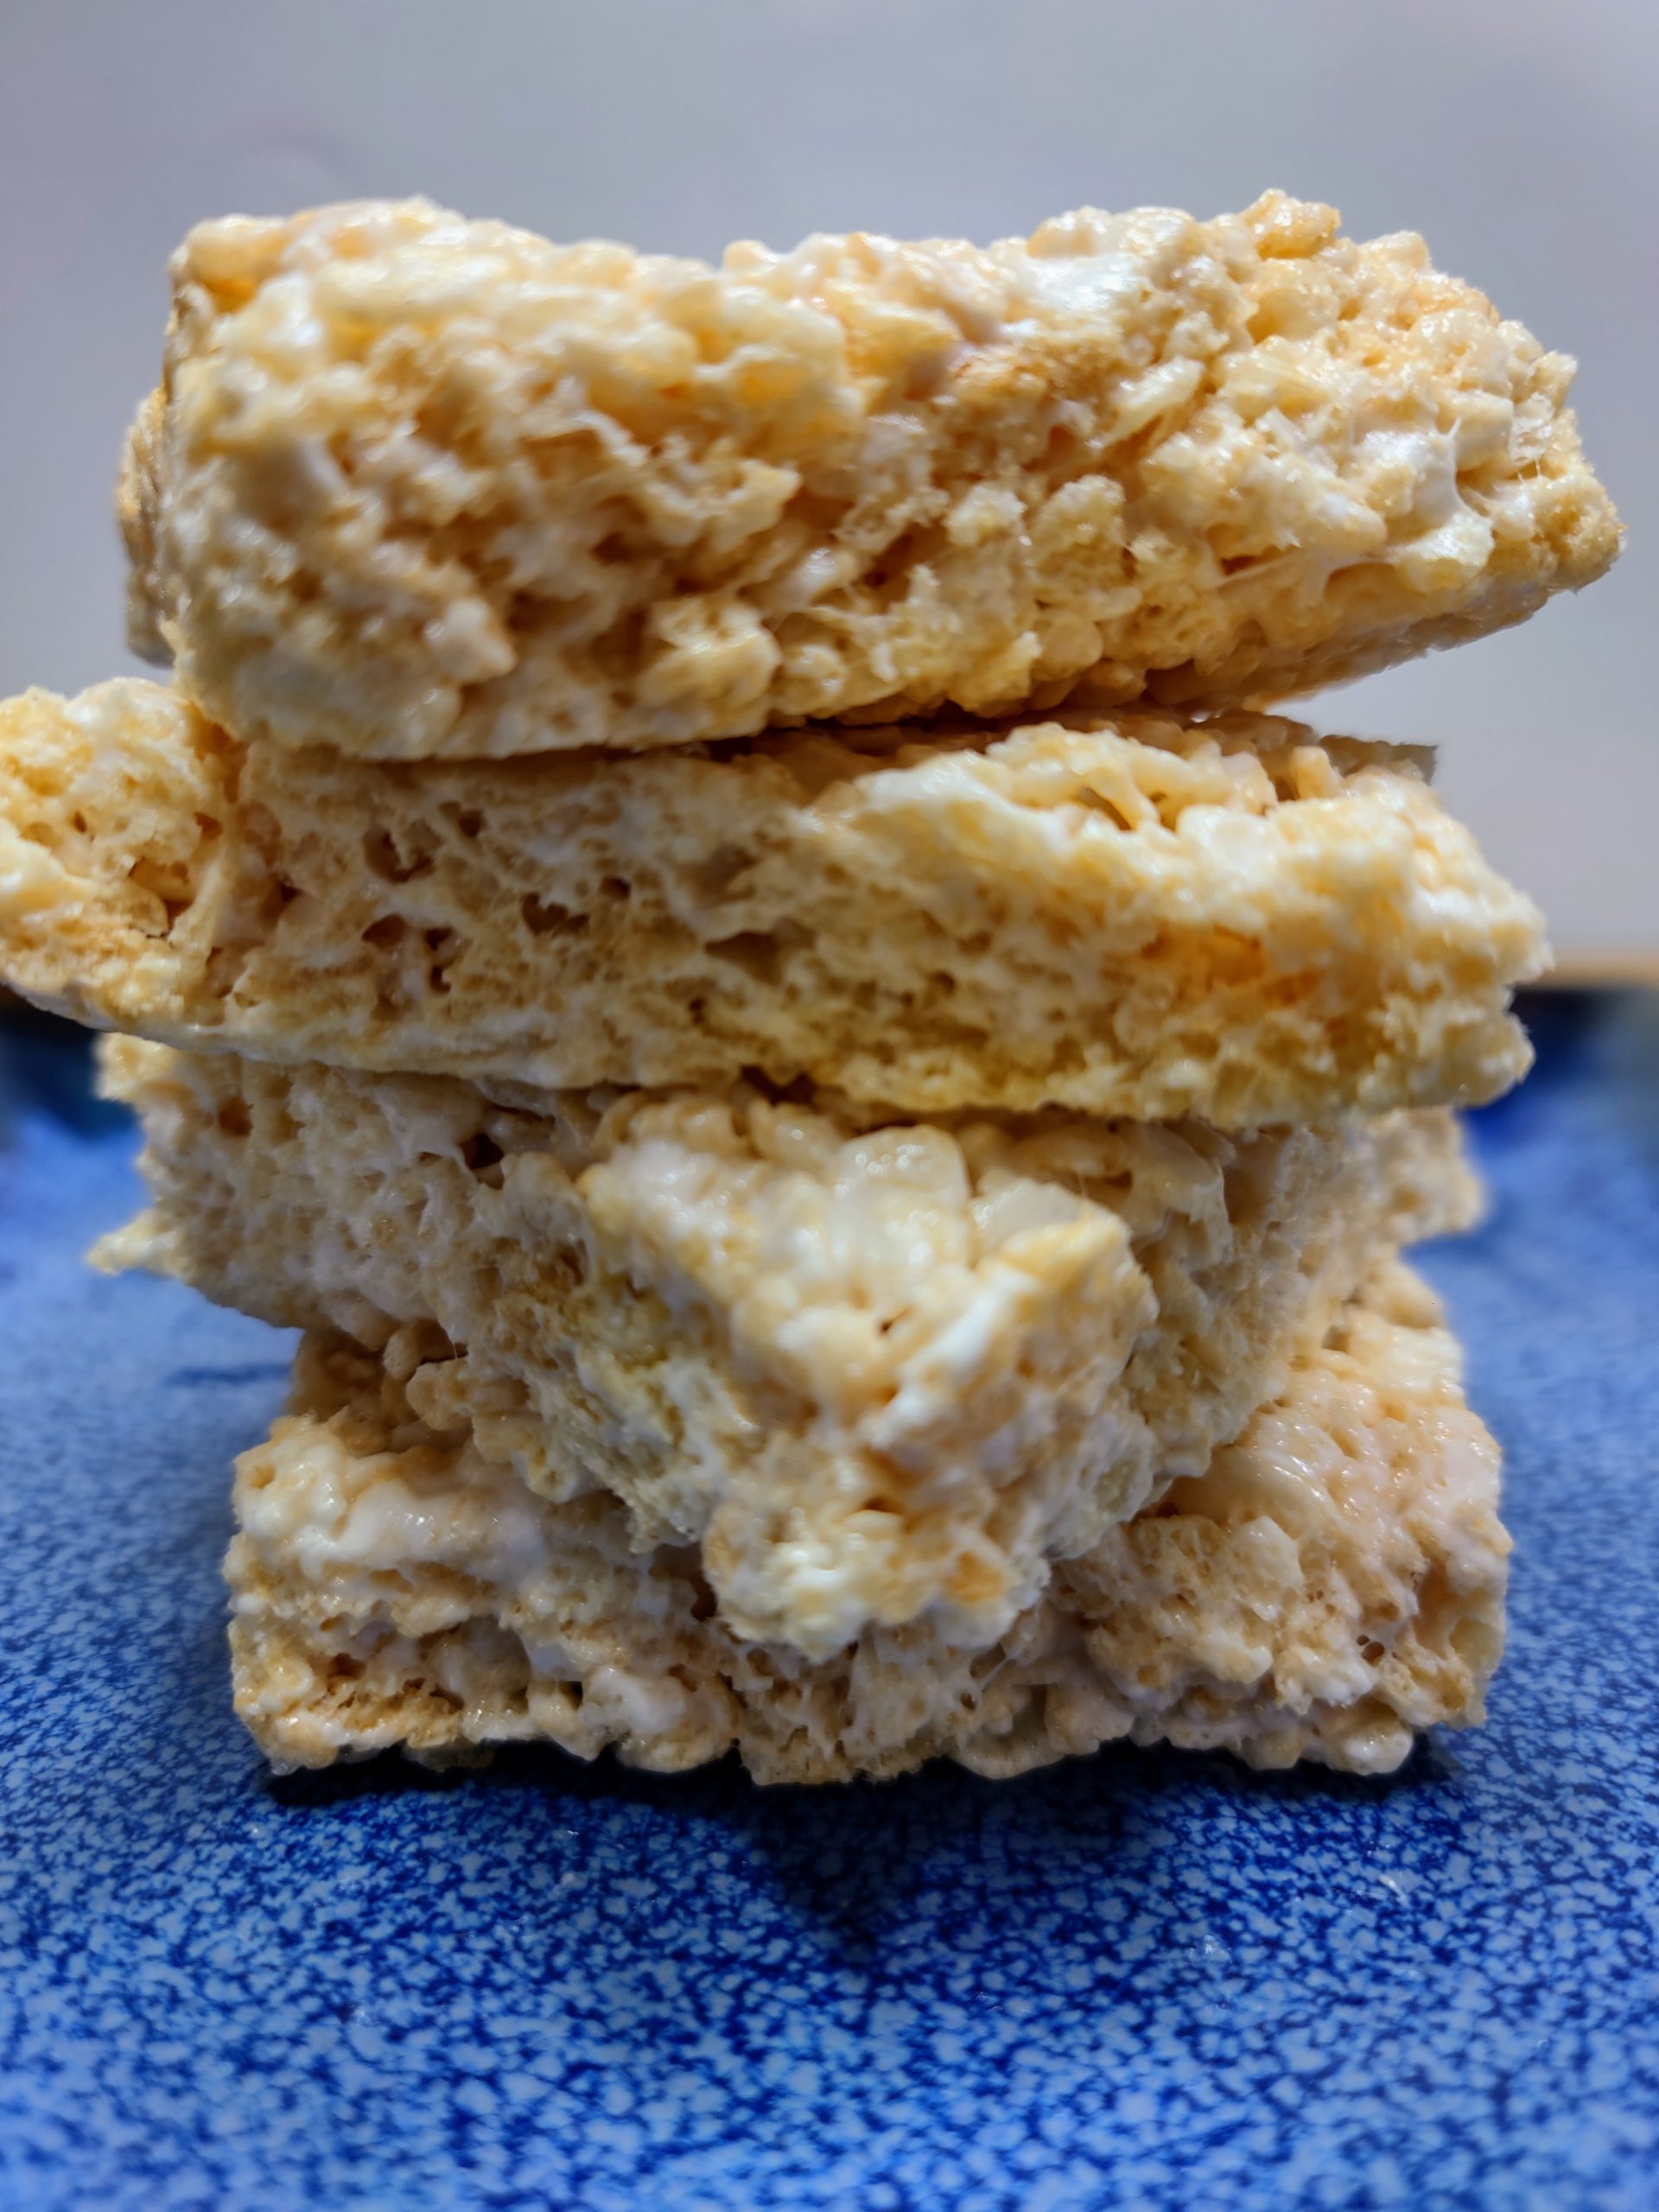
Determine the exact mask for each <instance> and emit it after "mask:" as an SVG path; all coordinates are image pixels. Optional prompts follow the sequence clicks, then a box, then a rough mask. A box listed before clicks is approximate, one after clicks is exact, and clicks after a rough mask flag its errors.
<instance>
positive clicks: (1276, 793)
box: [0, 682, 1546, 1126]
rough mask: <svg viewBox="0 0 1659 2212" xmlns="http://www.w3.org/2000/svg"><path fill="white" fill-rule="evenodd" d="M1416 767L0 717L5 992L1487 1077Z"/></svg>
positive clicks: (1512, 898)
mask: <svg viewBox="0 0 1659 2212" xmlns="http://www.w3.org/2000/svg"><path fill="white" fill-rule="evenodd" d="M1425 772H1426V760H1425V757H1424V756H1423V755H1422V754H1421V753H1414V752H1409V751H1407V750H1405V749H1402V748H1390V747H1383V746H1367V745H1360V744H1356V743H1352V742H1351V741H1347V740H1344V739H1331V740H1327V741H1324V742H1323V743H1321V742H1319V741H1316V740H1315V739H1314V738H1313V735H1312V734H1311V733H1310V732H1308V731H1307V730H1306V729H1304V728H1300V726H1299V725H1297V724H1295V723H1294V722H1285V721H1276V720H1268V719H1265V718H1262V717H1257V716H1250V715H1231V716H1228V717H1224V718H1223V719H1222V720H1220V721H1215V722H1211V723H1208V724H1205V725H1203V726H1200V727H1197V728H1193V727H1188V726H1184V725H1183V724H1181V723H1179V722H1178V721H1173V720H1172V719H1170V718H1169V717H1167V716H1161V715H1152V714H1145V713H1141V714H1136V713H1119V714H1117V715H1113V716H1110V717H1108V716H1104V715H1099V714H1096V715H1083V716H1077V715H1071V716H1068V717H1066V718H1065V719H1062V720H1059V721H1046V722H1045V721H1039V722H1033V723H1030V724H1027V725H1023V726H1015V727H1014V728H1006V729H1002V730H997V731H991V730H986V729H983V728H981V729H980V730H978V731H977V732H975V733H968V732H964V731H963V729H961V728H957V730H956V731H955V732H953V733H952V734H949V735H947V734H944V733H943V732H941V731H938V730H934V731H930V732H926V733H923V734H922V737H921V740H920V741H917V738H916V734H915V733H913V732H910V731H906V730H902V729H893V730H880V731H877V730H870V731H868V732H864V733H862V734H860V733H855V732H849V731H846V730H842V731H837V732H836V733H834V734H831V733H830V732H829V731H827V730H823V731H815V732H813V733H810V734H806V733H802V734H792V735H790V734H785V735H779V736H774V737H772V739H769V740H766V741H760V742H756V743H754V744H750V743H747V742H746V741H738V742H737V743H735V744H734V745H728V746H724V747H714V748H710V747H696V748H691V749H682V750H679V751H673V752H660V753H652V754H648V755H643V756H634V757H626V756H621V755H618V754H614V753H612V754H605V753H581V754H569V755H563V756H556V757H550V758H549V757H544V758H543V759H540V760H522V761H503V762H497V763H484V762H465V763H461V762H448V761H426V762H420V763H416V764H413V765H410V766H395V765H389V764H385V763H373V762H364V761H355V760H342V759H340V757H339V756H337V755H330V754H327V753H321V752H320V751H317V750H315V749H313V750H311V751H308V752H303V753H286V754H283V753H273V752H272V751H271V750H270V748H261V747H244V746H242V745H240V744H238V742H236V741H234V740H232V739H231V738H229V737H227V736H226V734H224V733H223V732H222V731H220V730H219V729H217V728H214V727H213V725H212V724H211V723H208V722H207V721H204V720H203V719H202V718H201V717H200V715H198V714H197V713H196V712H195V711H194V709H192V708H191V707H189V706H188V704H187V703H186V702H184V701H183V700H182V699H181V697H180V696H178V695H177V694H176V693H175V692H173V691H170V690H164V689H162V688H161V687H159V686H157V685H155V684H149V683H129V682H122V683H107V684H101V685H99V687H98V688H97V689H96V690H92V691H88V692H86V693H83V694H82V695H81V696H80V697H79V699H77V700H74V701H72V702H66V701H64V700H61V699H58V698H54V696H51V695H50V694H48V693H45V692H30V693H29V694H27V695H26V696H24V697H22V698H21V699H15V700H12V701H10V702H7V703H6V704H5V705H3V706H0V975H3V976H5V977H6V979H7V980H9V981H10V982H14V983H15V984H16V985H17V986H18V987H19V988H22V989H23V990H25V991H27V992H28V993H29V995H31V996H33V997H35V998H36V999H38V1000H40V1001H42V1002H44V1003H47V1004H48V1005H52V1006H55V1007H60V1008H61V1009H62V1010H64V1011H67V1012H68V1013H71V1014H74V1015H77V1016H78V1017H79V1018H81V1019H83V1020H92V1021H94V1022H97V1023H99V1024H100V1025H105V1026H111V1027H118V1028H122V1029H126V1030H129V1031H134V1032H137V1033H142V1034H145V1035H149V1036H151V1037H159V1038H162V1039H168V1040H169V1041H172V1042H175V1043H181V1044H184V1045H188V1046H193V1047H196V1048H201V1047H204V1046H206V1047H208V1048H215V1049H220V1048H224V1047H226V1046H232V1047H234V1048H236V1049H238V1050H239V1051H242V1052H250V1053H254V1054H257V1055H259V1056H261V1057H267V1058H279V1059H287V1060H298V1059H315V1060H321V1061H327V1062H331V1063H334V1064H337V1065H348V1066H353V1067H358V1068H366V1069H396V1070H401V1071H434V1072H447V1073H452V1074H460V1075H464V1076H467V1077H470V1078H472V1079H474V1080H475V1081H479V1082H481V1083H484V1084H491V1085H496V1084H502V1083H519V1084H538V1085H542V1086H546V1087H557V1088H570V1087H576V1086H584V1085H587V1084H594V1083H600V1082H606V1083H611V1082H616V1083H628V1084H684V1083H692V1084H717V1085H721V1086H725V1085H728V1084H731V1083H733V1082H734V1081H735V1080H737V1079H738V1078H739V1077H741V1076H742V1075H743V1074H744V1073H745V1072H746V1071H754V1072H757V1073H759V1074H760V1076H762V1077H765V1078H766V1079H767V1080H768V1081H770V1082H772V1083H773V1084H788V1083H791V1082H793V1081H795V1080H796V1079H798V1078H800V1077H804V1078H806V1079H808V1080H809V1081H810V1082H812V1083H815V1084H833V1085H835V1086H836V1088H837V1089H839V1090H842V1091H843V1092H845V1093H846V1094H847V1095H849V1096H852V1097H857V1098H863V1099H870V1100H875V1101H879V1102H881V1103H887V1104H890V1105H893V1106H895V1107H899V1108H902V1109H906V1110H908V1111H911V1112H916V1113H924V1114H929V1115H933V1114H937V1113H940V1112H948V1111H950V1110H952V1109H957V1108H959V1107H962V1106H966V1105H988V1106H996V1107H1002V1108H1011V1109H1021V1110H1024V1109H1033V1108H1035V1107H1039V1106H1042V1105H1044V1104H1047V1103H1056V1104H1061V1105H1065V1106H1067V1107H1071V1108H1075V1109H1078V1110H1081V1111H1086V1112H1090V1113H1094V1114H1113V1115H1116V1114H1127V1115H1132V1116H1135V1117H1137V1118H1141V1119H1170V1118H1173V1117H1175V1116H1180V1115H1183V1114H1201V1115H1203V1116H1205V1118H1206V1119H1207V1120H1209V1121H1211V1122H1216V1123H1217V1124H1221V1125H1228V1126H1231V1125H1243V1126H1249V1125H1251V1124H1255V1123H1259V1122H1284V1121H1308V1120H1320V1119H1328V1118H1331V1117H1332V1116H1336V1115H1338V1114H1340V1113H1342V1112H1344V1111H1345V1110H1348V1109H1352V1108H1356V1107H1357V1108H1361V1109H1369V1110H1372V1111H1377V1110H1382V1109H1388V1108H1391V1107H1395V1106H1399V1105H1406V1104H1418V1103H1431V1102H1438V1101H1444V1100H1452V1101H1471V1100H1480V1099H1485V1098H1489V1097H1491V1096H1494V1095H1495V1094H1496V1093H1497V1092H1498V1091H1500V1090H1503V1089H1504V1088H1506V1087H1507V1085H1508V1084H1510V1083H1512V1082H1513V1081H1514V1080H1515V1079H1516V1077H1517V1076H1519V1075H1520V1074H1521V1073H1522V1071H1523V1070H1524V1068H1525V1066H1526V1065H1527V1059H1528V1053H1527V1048H1526V1045H1525V1041H1524V1039H1523V1037H1522V1033H1521V1030H1520V1029H1519V1027H1518V1026H1517V1025H1516V1023H1515V1022H1514V1021H1513V1020H1512V1019H1511V1018H1510V1014H1509V1013H1508V1010H1507V1007H1508V991H1509V987H1510V985H1511V984H1512V983H1513V982H1516V981H1517V980H1518V979H1520V978H1522V977H1525V976H1529V975H1532V974H1534V973H1535V972H1536V971H1537V969H1539V967H1540V966H1541V964H1542V962H1543V960H1544V958H1545V957H1546V948H1545V946H1544V943H1543V938H1542V933H1541V925H1540V922H1539V918H1538V915H1537V913H1536V911H1535V909H1534V907H1533V906H1531V905H1530V904H1529V901H1527V900H1526V899H1523V898H1522V897H1521V896H1520V894H1519V893H1516V892H1515V891H1514V890H1512V889H1511V888H1510V886H1509V885H1508V884H1507V883H1505V882H1504V881H1503V879H1502V878H1501V877H1499V876H1497V874H1494V873H1493V871H1492V870H1491V868H1488V867H1487V866H1486V865H1485V863H1484V861H1482V859H1481V857H1480V855H1479V853H1478V851H1477V849H1476V848H1475V845H1474V842H1473V841H1472V840H1471V837H1470V836H1469V835H1468V833H1467V832H1466V831H1465V829H1462V828H1460V827H1459V825H1458V824H1457V823H1454V822H1452V820H1450V819H1449V817H1447V816H1446V814H1445V813H1444V812H1443V811H1442V810H1441V809H1440V805H1439V804H1438V802H1437V801H1436V800H1435V798H1434V797H1433V793H1432V792H1431V791H1430V790H1429V789H1428V786H1427V782H1426V780H1425Z"/></svg>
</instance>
